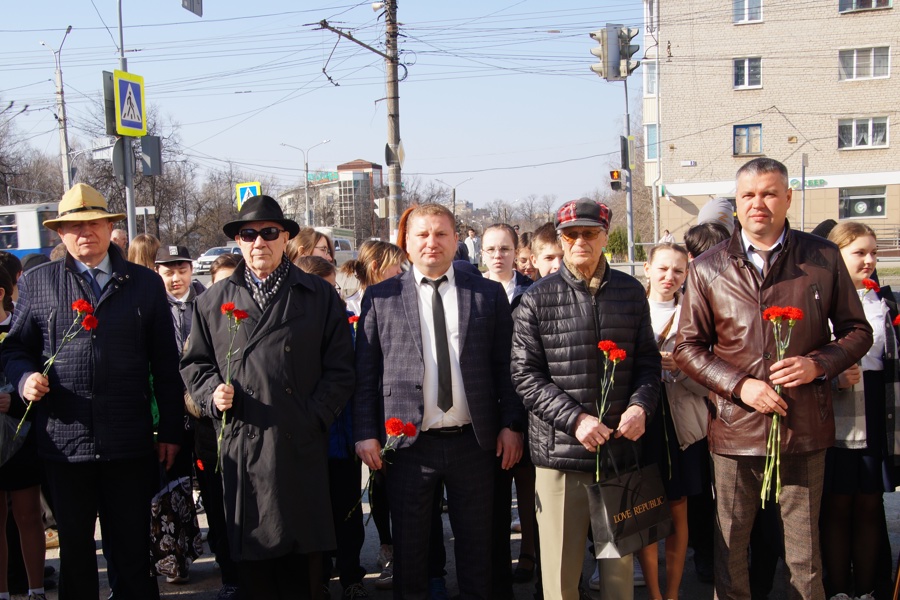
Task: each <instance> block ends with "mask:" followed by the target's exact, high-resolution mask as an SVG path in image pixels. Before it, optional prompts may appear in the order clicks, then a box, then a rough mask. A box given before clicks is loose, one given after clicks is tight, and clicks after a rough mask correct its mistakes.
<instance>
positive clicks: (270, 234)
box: [238, 227, 287, 243]
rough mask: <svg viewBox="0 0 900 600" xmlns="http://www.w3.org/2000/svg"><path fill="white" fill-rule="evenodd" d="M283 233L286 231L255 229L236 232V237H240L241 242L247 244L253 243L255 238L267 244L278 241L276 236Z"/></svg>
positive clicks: (272, 228)
mask: <svg viewBox="0 0 900 600" xmlns="http://www.w3.org/2000/svg"><path fill="white" fill-rule="evenodd" d="M285 231H287V229H278V228H277V227H263V228H262V229H260V230H259V231H257V230H255V229H241V230H240V231H239V232H238V235H239V236H240V237H241V241H244V242H248V243H252V242H255V241H256V238H257V237H261V238H262V239H264V240H265V241H267V242H274V241H275V240H277V239H278V236H279V235H281V234H282V233H283V232H285Z"/></svg>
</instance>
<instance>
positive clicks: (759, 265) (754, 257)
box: [741, 229, 784, 275]
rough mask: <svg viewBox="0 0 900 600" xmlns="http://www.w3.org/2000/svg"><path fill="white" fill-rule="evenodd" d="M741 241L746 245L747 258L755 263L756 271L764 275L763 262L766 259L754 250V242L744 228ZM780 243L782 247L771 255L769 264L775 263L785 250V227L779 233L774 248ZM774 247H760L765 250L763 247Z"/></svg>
mask: <svg viewBox="0 0 900 600" xmlns="http://www.w3.org/2000/svg"><path fill="white" fill-rule="evenodd" d="M741 243H742V244H743V245H744V252H746V253H747V258H749V259H750V262H752V263H753V266H754V267H756V272H757V273H759V274H760V275H762V269H763V264H764V262H765V261H763V257H762V256H760V255H759V254H757V253H756V252H755V251H754V247H753V242H751V241H750V238H748V237H747V234H746V233H744V230H743V229H742V230H741ZM778 244H782V247H781V248H780V249H779V250H778V252H775V253H774V254H772V256H770V257H769V265H770V266H771V265H773V264H775V258H776V257H777V256H778V255H779V254H781V251H782V250H784V229H782V230H781V235H779V236H778V239H777V240H776V241H775V243H774V244H772V248H774V247H775V246H777V245H778ZM772 248H760V249H761V250H763V249H765V250H771V249H772Z"/></svg>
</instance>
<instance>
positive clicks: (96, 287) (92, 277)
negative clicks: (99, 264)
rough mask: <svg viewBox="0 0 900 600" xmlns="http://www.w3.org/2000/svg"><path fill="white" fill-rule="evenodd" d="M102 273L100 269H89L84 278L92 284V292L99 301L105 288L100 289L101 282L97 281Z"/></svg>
mask: <svg viewBox="0 0 900 600" xmlns="http://www.w3.org/2000/svg"><path fill="white" fill-rule="evenodd" d="M100 273H102V271H101V270H100V269H88V270H87V271H85V272H84V278H85V279H87V280H88V283H89V284H91V291H93V292H94V299H95V300H99V299H100V295H101V294H102V293H103V288H101V287H100V282H99V281H97V275H99V274H100Z"/></svg>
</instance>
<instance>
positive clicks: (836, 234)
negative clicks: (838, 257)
mask: <svg viewBox="0 0 900 600" xmlns="http://www.w3.org/2000/svg"><path fill="white" fill-rule="evenodd" d="M866 236H872V238H873V239H875V240H877V239H878V236H876V235H875V230H874V229H872V228H871V227H869V226H868V225H865V224H863V223H858V222H856V221H844V222H843V223H838V224H837V225H835V226H834V229H832V230H831V233H829V234H828V241H829V242H834V243H835V244H837V247H838V248H844V247H846V246H849V245H850V244H852V243H853V242H854V241H856V238H861V237H866Z"/></svg>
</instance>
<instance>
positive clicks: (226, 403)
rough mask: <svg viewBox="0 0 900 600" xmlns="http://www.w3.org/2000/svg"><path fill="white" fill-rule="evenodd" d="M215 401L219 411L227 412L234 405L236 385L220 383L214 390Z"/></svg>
mask: <svg viewBox="0 0 900 600" xmlns="http://www.w3.org/2000/svg"><path fill="white" fill-rule="evenodd" d="M213 403H215V405H216V408H218V409H219V412H225V411H226V410H228V409H229V408H231V407H232V406H233V405H234V386H233V385H225V384H224V383H220V384H219V387H217V388H216V391H214V392H213Z"/></svg>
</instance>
